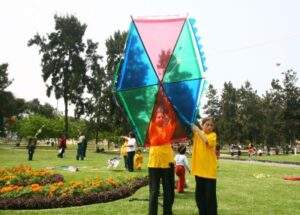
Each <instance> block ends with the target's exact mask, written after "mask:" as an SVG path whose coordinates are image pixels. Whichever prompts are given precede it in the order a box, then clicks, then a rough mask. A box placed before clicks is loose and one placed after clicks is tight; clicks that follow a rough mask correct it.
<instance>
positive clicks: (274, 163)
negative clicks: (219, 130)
mask: <svg viewBox="0 0 300 215" xmlns="http://www.w3.org/2000/svg"><path fill="white" fill-rule="evenodd" d="M220 159H221V160H226V161H229V162H240V163H255V164H262V165H271V166H290V167H299V168H300V162H289V161H270V160H245V159H240V160H238V159H236V158H228V157H220ZM299 160H300V158H299Z"/></svg>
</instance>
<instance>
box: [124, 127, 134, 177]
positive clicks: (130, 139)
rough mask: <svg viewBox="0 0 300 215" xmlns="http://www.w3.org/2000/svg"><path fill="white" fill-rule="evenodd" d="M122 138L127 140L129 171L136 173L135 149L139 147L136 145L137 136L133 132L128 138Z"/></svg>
mask: <svg viewBox="0 0 300 215" xmlns="http://www.w3.org/2000/svg"><path fill="white" fill-rule="evenodd" d="M121 138H123V139H125V140H127V144H126V152H127V165H128V171H129V172H133V171H134V155H135V148H136V146H137V145H136V139H135V134H134V133H133V132H132V131H131V132H129V134H128V137H126V136H121Z"/></svg>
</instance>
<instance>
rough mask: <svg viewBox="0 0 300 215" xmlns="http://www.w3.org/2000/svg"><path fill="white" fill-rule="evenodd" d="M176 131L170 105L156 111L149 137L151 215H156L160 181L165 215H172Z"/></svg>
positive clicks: (167, 104)
mask: <svg viewBox="0 0 300 215" xmlns="http://www.w3.org/2000/svg"><path fill="white" fill-rule="evenodd" d="M174 131H175V114H174V110H173V109H172V108H171V107H170V104H169V103H168V102H166V104H165V106H164V107H158V108H157V109H156V110H154V116H153V119H152V121H151V122H150V126H149V130H148V135H149V136H148V137H149V142H150V149H149V160H148V174H149V215H156V214H157V210H158V195H159V186H160V181H162V186H163V214H164V215H171V214H172V213H173V212H172V206H173V203H174V181H175V178H174V154H173V149H172V146H171V138H172V136H173V134H174Z"/></svg>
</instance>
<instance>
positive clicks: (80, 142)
mask: <svg viewBox="0 0 300 215" xmlns="http://www.w3.org/2000/svg"><path fill="white" fill-rule="evenodd" d="M84 141H85V136H84V135H83V133H82V132H80V134H79V138H78V142H77V155H76V160H79V159H80V160H83V159H84V157H83V144H84Z"/></svg>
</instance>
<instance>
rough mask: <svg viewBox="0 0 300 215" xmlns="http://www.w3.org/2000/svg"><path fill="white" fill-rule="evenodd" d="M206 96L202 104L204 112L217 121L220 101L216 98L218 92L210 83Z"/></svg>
mask: <svg viewBox="0 0 300 215" xmlns="http://www.w3.org/2000/svg"><path fill="white" fill-rule="evenodd" d="M206 97H207V99H208V100H207V103H206V104H205V105H204V106H203V109H204V113H205V114H207V115H209V116H211V117H213V118H214V119H215V120H216V122H217V121H218V120H219V118H220V102H219V98H218V92H217V90H216V89H214V87H213V85H211V84H210V85H208V89H207V92H206Z"/></svg>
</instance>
